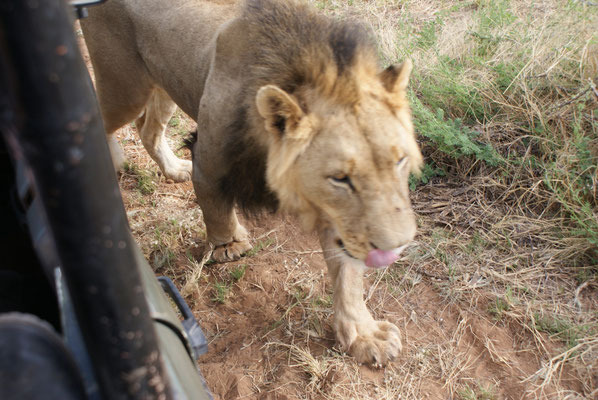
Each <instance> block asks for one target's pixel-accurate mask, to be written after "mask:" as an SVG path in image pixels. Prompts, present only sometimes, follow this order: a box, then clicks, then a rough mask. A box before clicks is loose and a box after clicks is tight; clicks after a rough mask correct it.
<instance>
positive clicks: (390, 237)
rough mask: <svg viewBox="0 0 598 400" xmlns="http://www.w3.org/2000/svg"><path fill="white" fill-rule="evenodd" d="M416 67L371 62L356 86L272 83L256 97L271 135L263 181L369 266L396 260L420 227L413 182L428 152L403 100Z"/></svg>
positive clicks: (306, 220) (308, 222)
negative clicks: (288, 87)
mask: <svg viewBox="0 0 598 400" xmlns="http://www.w3.org/2000/svg"><path fill="white" fill-rule="evenodd" d="M366 64H367V63H366ZM410 72H411V62H409V61H407V62H405V63H403V64H401V65H399V66H391V67H389V68H387V69H386V70H384V71H383V72H381V73H378V72H377V71H375V70H373V69H372V68H366V67H364V68H361V70H358V71H353V73H352V78H351V82H353V89H351V91H349V92H347V91H346V90H345V91H342V90H341V91H339V90H338V88H336V89H335V88H334V87H332V88H330V90H328V93H326V90H323V89H322V88H321V87H307V88H303V89H302V90H301V91H298V92H295V93H293V94H289V93H287V92H285V91H284V90H282V89H281V88H280V87H278V86H275V85H265V86H263V87H261V88H260V89H259V90H258V92H257V95H256V105H257V110H258V112H259V115H260V116H261V117H262V118H263V120H264V123H265V126H266V130H267V131H268V133H269V134H270V139H269V146H268V160H267V168H266V180H267V184H268V186H269V187H270V188H271V189H272V190H273V191H274V192H275V193H276V195H277V197H278V199H279V201H280V206H281V207H282V208H283V209H286V210H288V211H291V212H293V213H295V214H297V215H298V216H299V217H300V219H301V220H302V222H303V224H304V226H306V228H308V229H314V228H318V229H320V228H323V227H325V228H329V229H332V230H333V231H334V233H335V236H336V237H337V240H336V243H337V245H338V246H339V250H342V252H343V253H344V254H345V255H348V256H350V257H353V258H355V259H358V260H362V261H364V262H366V264H367V265H369V266H383V265H388V264H390V263H391V262H392V261H394V259H395V258H396V257H394V256H393V253H392V252H393V251H395V252H396V249H398V248H400V247H401V246H403V245H405V244H406V243H408V242H409V241H411V240H412V239H413V237H414V235H415V231H416V222H415V217H414V214H413V211H412V209H411V204H410V201H409V193H408V191H409V187H408V179H409V174H410V172H418V171H419V168H420V166H421V163H422V155H421V153H420V151H419V147H418V145H417V142H416V140H415V136H414V133H413V125H412V122H411V112H410V108H409V105H408V103H407V99H406V87H407V83H408V80H409V75H410ZM336 85H337V86H338V80H337V81H336ZM333 86H334V84H333ZM335 93H336V94H335ZM339 96H340V97H339ZM342 96H345V98H342ZM346 97H352V98H351V99H348V98H346Z"/></svg>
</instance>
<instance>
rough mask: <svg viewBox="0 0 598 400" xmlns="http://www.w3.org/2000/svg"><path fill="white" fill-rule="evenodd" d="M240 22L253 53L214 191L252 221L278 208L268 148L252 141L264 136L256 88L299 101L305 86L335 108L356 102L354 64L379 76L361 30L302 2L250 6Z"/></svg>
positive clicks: (256, 0)
mask: <svg viewBox="0 0 598 400" xmlns="http://www.w3.org/2000/svg"><path fill="white" fill-rule="evenodd" d="M241 18H243V20H244V21H245V22H246V24H247V27H248V32H247V35H248V36H249V37H251V41H252V43H253V49H254V52H253V57H252V58H251V59H249V60H247V66H248V71H247V72H248V73H247V79H248V81H247V83H246V85H245V88H244V98H245V101H244V103H243V109H242V110H240V111H239V112H238V115H237V116H236V122H235V123H234V124H232V125H231V126H230V128H229V130H228V131H229V136H228V141H229V143H228V144H227V146H226V149H227V154H226V156H227V158H228V160H230V167H229V169H228V171H226V173H225V174H224V175H223V176H222V177H221V178H220V180H219V188H220V190H221V192H222V195H223V197H224V198H225V199H226V200H227V201H231V202H234V203H235V204H237V205H238V206H239V207H240V208H241V209H242V210H243V211H244V212H245V213H246V214H250V215H251V214H256V213H258V212H259V211H260V210H264V209H265V210H268V211H275V210H276V209H277V208H278V206H279V201H278V199H277V197H276V194H275V193H273V192H272V190H270V188H268V185H267V183H266V178H265V175H266V161H267V149H266V148H265V147H264V145H263V141H261V142H260V141H258V140H256V138H257V137H258V136H259V135H260V134H264V132H263V131H264V124H263V122H262V119H261V117H259V116H258V115H257V111H256V106H255V95H256V93H257V90H258V89H259V88H260V87H262V86H264V85H269V84H270V85H276V86H278V87H279V88H281V89H283V90H285V91H286V92H287V93H290V94H295V95H297V93H298V92H299V91H300V89H301V88H305V87H309V88H314V89H316V90H318V92H319V93H320V94H321V95H322V96H327V97H328V98H330V99H331V100H334V101H336V102H338V103H339V104H354V103H356V102H357V101H358V90H357V86H358V85H359V82H358V77H357V76H356V74H353V73H352V71H353V69H354V68H355V66H356V65H357V64H358V63H362V64H363V63H365V64H366V65H367V66H368V67H369V68H370V69H372V70H376V69H377V62H376V60H377V57H376V53H375V47H374V45H373V42H372V40H371V35H370V34H369V32H368V31H366V30H365V29H364V28H362V27H361V26H359V25H357V24H355V23H352V22H343V21H336V20H333V19H331V18H328V17H326V16H323V15H320V14H319V13H317V11H316V10H314V9H313V8H312V7H311V6H310V5H309V4H307V3H305V2H302V1H296V0H278V1H277V0H248V1H247V4H246V7H245V10H244V13H243V15H242V17H241ZM307 107H308V108H309V105H307Z"/></svg>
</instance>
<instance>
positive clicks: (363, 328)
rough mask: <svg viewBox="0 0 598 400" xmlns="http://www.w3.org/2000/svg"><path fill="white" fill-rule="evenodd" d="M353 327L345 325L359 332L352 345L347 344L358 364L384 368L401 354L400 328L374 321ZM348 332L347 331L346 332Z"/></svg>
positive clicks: (354, 323) (384, 322) (356, 324)
mask: <svg viewBox="0 0 598 400" xmlns="http://www.w3.org/2000/svg"><path fill="white" fill-rule="evenodd" d="M352 324H353V325H354V326H353V327H348V326H346V325H347V324H343V325H345V327H344V328H345V329H347V328H349V329H350V330H353V329H354V331H356V332H357V335H356V336H355V338H354V340H353V341H352V342H351V343H347V344H345V348H348V352H349V354H351V355H352V356H353V357H355V359H356V360H357V362H359V363H364V364H371V365H373V366H384V365H386V364H387V363H388V362H389V361H392V360H394V359H395V358H396V357H397V356H398V355H399V353H400V351H401V349H402V348H403V346H402V345H401V333H400V332H399V328H397V327H396V326H395V325H393V324H391V323H389V322H386V321H372V322H370V323H366V324H359V323H356V322H353V323H352ZM345 332H346V330H345Z"/></svg>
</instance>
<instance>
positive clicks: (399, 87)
mask: <svg viewBox="0 0 598 400" xmlns="http://www.w3.org/2000/svg"><path fill="white" fill-rule="evenodd" d="M412 69H413V63H411V60H409V59H407V60H405V61H404V62H403V63H401V64H398V65H391V66H389V67H388V68H386V69H385V70H384V71H382V72H380V74H379V76H380V80H381V81H382V84H383V85H384V87H385V88H386V90H388V91H389V92H390V93H400V92H405V90H407V85H408V84H409V76H410V75H411V70H412Z"/></svg>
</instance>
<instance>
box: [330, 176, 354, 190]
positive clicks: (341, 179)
mask: <svg viewBox="0 0 598 400" xmlns="http://www.w3.org/2000/svg"><path fill="white" fill-rule="evenodd" d="M328 180H329V181H330V183H332V184H333V185H334V186H341V187H348V188H350V189H351V190H355V187H354V186H353V182H351V178H349V175H343V174H338V175H335V176H331V177H330V178H328Z"/></svg>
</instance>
